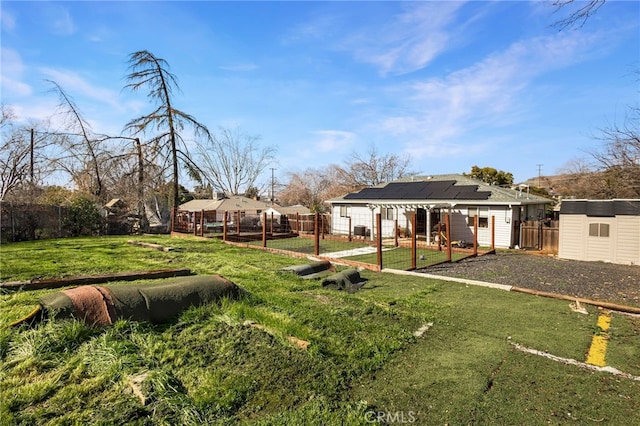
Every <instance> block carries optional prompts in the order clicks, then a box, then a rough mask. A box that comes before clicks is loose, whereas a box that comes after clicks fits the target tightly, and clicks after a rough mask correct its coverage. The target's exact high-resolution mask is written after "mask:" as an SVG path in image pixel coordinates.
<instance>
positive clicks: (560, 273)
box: [420, 251, 640, 306]
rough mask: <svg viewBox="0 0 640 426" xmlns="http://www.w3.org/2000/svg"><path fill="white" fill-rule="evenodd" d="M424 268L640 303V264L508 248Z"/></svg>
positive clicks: (432, 272)
mask: <svg viewBox="0 0 640 426" xmlns="http://www.w3.org/2000/svg"><path fill="white" fill-rule="evenodd" d="M420 272H426V273H429V274H435V275H444V276H448V277H456V278H466V279H472V280H478V281H487V282H492V283H496V284H506V285H511V286H517V287H523V288H528V289H532V290H539V291H545V292H550V293H558V294H564V295H567V296H575V297H583V298H587V299H595V300H602V301H607V302H613V303H620V304H624V305H630V306H640V266H630V265H616V264H612V263H604V262H582V261H576V260H563V259H558V258H557V257H554V256H547V255H539V254H530V253H528V252H526V251H508V252H498V253H496V254H489V255H484V256H480V257H476V258H471V259H466V260H463V261H460V262H458V263H451V264H441V265H437V266H433V267H430V268H426V269H422V270H420Z"/></svg>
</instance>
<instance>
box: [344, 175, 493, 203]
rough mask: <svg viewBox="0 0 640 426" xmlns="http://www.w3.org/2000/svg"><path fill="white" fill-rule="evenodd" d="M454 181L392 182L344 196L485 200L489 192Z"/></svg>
mask: <svg viewBox="0 0 640 426" xmlns="http://www.w3.org/2000/svg"><path fill="white" fill-rule="evenodd" d="M455 183H456V181H454V180H450V181H433V182H425V181H420V182H392V183H389V184H387V185H386V186H384V187H382V188H365V189H362V190H361V191H359V192H354V193H351V194H347V195H345V197H344V198H345V199H351V200H354V199H355V200H365V199H366V200H456V199H457V200H486V199H488V198H489V196H490V195H491V192H489V191H478V186H477V185H456V184H455Z"/></svg>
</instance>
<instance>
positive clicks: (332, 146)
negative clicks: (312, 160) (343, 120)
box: [313, 130, 356, 152]
mask: <svg viewBox="0 0 640 426" xmlns="http://www.w3.org/2000/svg"><path fill="white" fill-rule="evenodd" d="M313 134H314V135H316V136H318V138H319V139H318V140H317V141H315V142H314V146H315V149H316V150H317V151H320V152H335V151H344V150H345V149H346V148H348V147H349V146H351V145H352V144H353V142H354V141H355V140H356V134H355V133H352V132H345V131H341V130H318V131H315V132H313Z"/></svg>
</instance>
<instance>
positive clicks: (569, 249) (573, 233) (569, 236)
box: [558, 214, 589, 260]
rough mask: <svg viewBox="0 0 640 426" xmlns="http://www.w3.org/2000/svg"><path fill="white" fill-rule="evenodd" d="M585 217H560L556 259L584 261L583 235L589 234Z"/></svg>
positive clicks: (562, 215)
mask: <svg viewBox="0 0 640 426" xmlns="http://www.w3.org/2000/svg"><path fill="white" fill-rule="evenodd" d="M586 223H587V217H586V216H583V215H573V214H569V215H564V214H561V215H560V225H559V226H560V236H559V243H558V257H560V258H562V259H570V260H585V246H586V242H585V241H584V239H585V235H588V234H589V227H588V225H586Z"/></svg>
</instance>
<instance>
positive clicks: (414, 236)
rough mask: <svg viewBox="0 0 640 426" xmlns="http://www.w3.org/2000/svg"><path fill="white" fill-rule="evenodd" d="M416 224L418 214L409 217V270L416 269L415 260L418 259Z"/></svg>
mask: <svg viewBox="0 0 640 426" xmlns="http://www.w3.org/2000/svg"><path fill="white" fill-rule="evenodd" d="M417 223H418V212H417V211H416V213H414V214H413V215H412V216H411V229H412V232H411V269H416V268H417V263H416V258H417V257H418V235H417V233H416V232H415V229H416V224H417Z"/></svg>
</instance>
